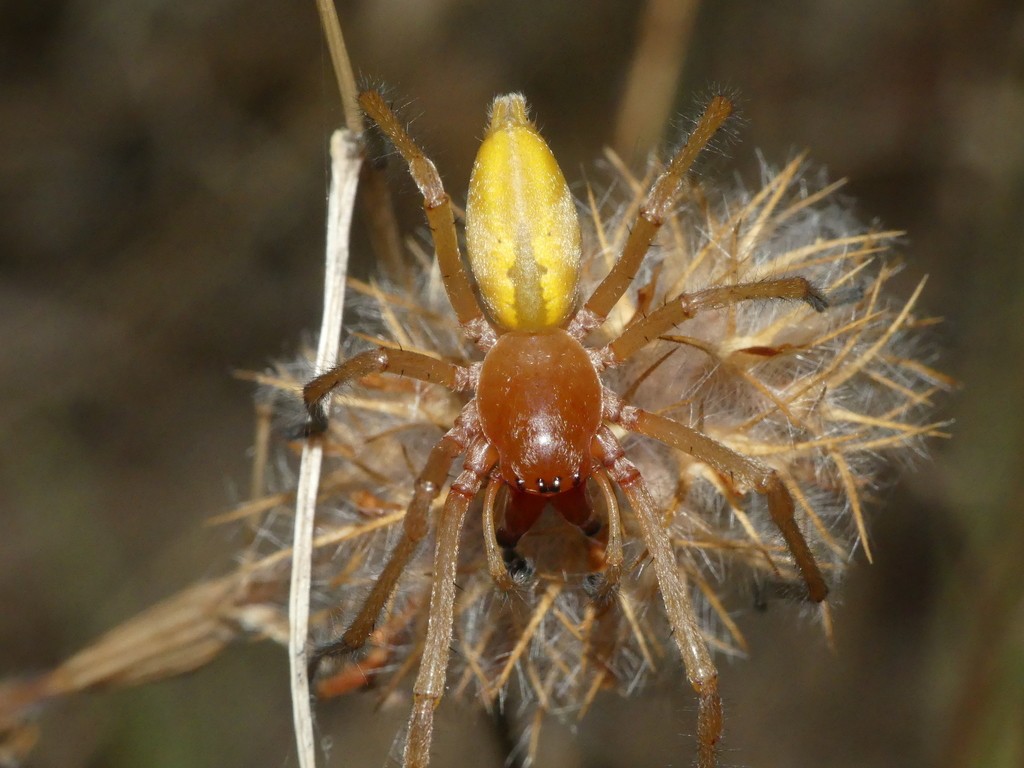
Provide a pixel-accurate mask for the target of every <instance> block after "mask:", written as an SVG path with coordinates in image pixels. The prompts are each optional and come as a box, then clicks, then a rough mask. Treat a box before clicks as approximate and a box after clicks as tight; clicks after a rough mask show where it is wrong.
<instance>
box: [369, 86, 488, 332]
mask: <svg viewBox="0 0 1024 768" xmlns="http://www.w3.org/2000/svg"><path fill="white" fill-rule="evenodd" d="M359 104H360V106H362V108H363V110H364V111H365V112H366V114H367V115H368V116H369V117H370V119H371V120H373V121H374V122H375V123H376V124H377V125H378V126H379V127H380V129H381V131H382V132H383V133H384V135H385V136H387V138H388V140H389V141H390V142H391V143H392V144H393V145H394V146H395V149H397V150H398V152H399V154H401V155H402V158H403V159H404V160H405V162H406V163H407V164H408V166H409V174H410V175H411V176H412V178H413V181H415V182H416V186H417V187H419V190H420V193H421V194H422V195H423V210H424V211H425V212H426V215H427V223H428V224H429V225H430V234H431V237H432V238H433V240H434V249H435V250H436V251H437V262H438V265H439V266H440V268H441V279H442V281H443V282H444V287H445V291H446V292H447V293H448V300H449V301H450V302H451V305H452V308H453V309H454V310H455V314H456V316H457V317H458V318H459V324H460V325H461V326H463V328H464V329H465V330H466V334H467V336H468V337H469V338H471V339H475V340H478V341H481V343H482V345H483V346H487V345H488V344H490V345H493V343H494V330H493V329H492V328H491V326H490V324H489V323H488V322H487V321H486V320H485V319H484V316H483V312H481V310H480V305H479V304H477V301H476V297H475V296H474V294H473V287H472V285H471V284H470V281H469V276H468V275H467V274H466V271H465V269H464V267H463V266H462V256H461V254H460V252H459V239H458V235H457V234H456V232H455V216H454V214H453V213H452V204H451V198H449V197H448V193H447V192H445V191H444V184H442V183H441V176H440V175H439V174H438V172H437V168H436V167H435V166H434V164H433V162H431V161H430V158H428V157H427V156H426V155H424V154H423V150H421V149H420V148H419V146H417V144H416V142H415V141H413V140H412V138H411V137H410V136H409V134H408V132H406V130H405V129H404V128H403V127H402V124H401V122H400V121H399V120H398V117H396V116H395V113H394V112H392V111H391V108H390V107H389V106H388V105H387V102H385V101H384V97H383V96H381V95H380V93H378V92H377V91H364V92H363V93H361V94H359Z"/></svg>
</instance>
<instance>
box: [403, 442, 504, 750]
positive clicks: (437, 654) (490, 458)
mask: <svg viewBox="0 0 1024 768" xmlns="http://www.w3.org/2000/svg"><path fill="white" fill-rule="evenodd" d="M497 460H498V455H497V453H496V452H495V450H494V448H493V447H492V446H491V444H490V443H488V442H487V440H486V439H485V438H483V437H480V438H477V440H476V441H475V442H474V443H473V445H472V446H471V447H470V449H469V451H467V453H466V458H465V460H464V462H463V465H462V472H461V473H459V476H458V478H456V480H455V482H454V483H452V486H451V489H450V490H449V491H448V496H447V498H446V499H445V502H444V509H443V510H442V511H441V516H440V519H439V520H438V523H437V545H436V548H435V549H434V579H433V583H432V584H431V588H430V613H429V615H430V621H429V622H427V637H426V640H425V641H424V644H423V656H422V658H421V660H420V670H419V674H418V675H417V676H416V683H415V684H414V685H413V705H412V713H411V714H410V716H409V735H408V738H407V740H406V743H405V754H404V766H405V768H426V766H427V765H428V764H429V762H430V742H431V739H432V737H433V730H434V710H435V709H437V706H438V704H440V702H441V697H442V696H443V695H444V681H445V678H446V677H447V673H448V653H449V650H450V648H449V646H450V645H451V641H452V622H453V620H454V616H455V591H456V586H455V574H456V571H457V569H458V561H459V534H460V533H461V531H462V524H463V522H464V521H465V519H466V513H467V512H468V510H469V506H470V504H472V503H473V500H474V499H475V498H476V496H477V494H478V493H480V488H481V486H482V485H483V483H484V480H485V479H486V478H487V476H488V474H489V473H490V471H491V468H492V467H493V466H494V465H495V463H496V462H497Z"/></svg>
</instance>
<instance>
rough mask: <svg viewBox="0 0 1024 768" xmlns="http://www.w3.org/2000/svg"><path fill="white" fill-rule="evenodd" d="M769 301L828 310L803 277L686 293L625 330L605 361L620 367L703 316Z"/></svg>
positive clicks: (606, 350)
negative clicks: (675, 329)
mask: <svg viewBox="0 0 1024 768" xmlns="http://www.w3.org/2000/svg"><path fill="white" fill-rule="evenodd" d="M769 299H789V300H799V301H805V302H807V303H808V304H810V305H811V307H812V308H813V309H814V310H815V311H817V312H824V311H825V309H826V308H827V307H828V300H827V299H826V298H825V296H823V295H822V294H821V292H820V291H818V289H817V288H815V287H814V286H813V285H812V284H811V283H810V282H809V281H808V280H807V279H806V278H803V277H783V278H778V279H776V280H764V281H760V282H756V283H739V284H737V285H723V286H717V287H714V288H705V289H704V290H701V291H695V292H693V293H683V294H680V295H679V296H676V297H675V298H674V299H670V300H669V301H667V302H665V304H663V305H662V306H661V307H658V309H656V310H655V311H654V312H652V313H651V314H649V315H647V317H645V318H643V319H641V320H638V321H637V322H635V323H633V324H632V325H630V326H629V327H628V328H626V330H624V331H623V332H622V334H620V335H619V337H618V338H617V339H615V340H614V341H612V342H611V343H609V344H608V345H607V346H606V347H605V348H604V350H602V355H601V357H602V360H603V362H604V363H605V364H606V365H608V366H615V365H619V364H621V363H623V362H625V361H626V360H628V359H629V358H630V357H632V356H633V355H634V354H635V353H636V352H638V351H639V350H641V349H643V348H644V347H645V346H647V344H649V343H650V342H652V341H654V340H655V339H657V338H658V337H659V336H661V334H663V333H665V332H666V331H668V330H670V329H671V328H673V327H675V326H677V325H679V324H680V323H682V322H684V321H686V320H689V319H690V318H692V317H695V316H696V315H698V314H699V313H701V312H706V311H707V310H711V309H721V308H723V307H728V306H731V305H733V304H738V303H740V302H744V301H765V300H769Z"/></svg>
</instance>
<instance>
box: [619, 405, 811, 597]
mask: <svg viewBox="0 0 1024 768" xmlns="http://www.w3.org/2000/svg"><path fill="white" fill-rule="evenodd" d="M611 420H612V421H614V422H615V423H617V424H619V425H621V426H622V427H624V428H625V429H628V430H629V431H630V432H637V433H639V434H641V435H646V436H647V437H653V438H654V439H655V440H659V441H661V442H663V443H665V444H666V445H670V446H672V447H673V448H677V449H678V450H680V451H683V452H684V453H688V454H690V455H691V456H693V457H694V458H696V459H698V460H699V461H702V462H704V463H705V464H708V465H710V466H712V467H714V468H715V469H716V470H718V471H719V472H721V473H722V474H724V475H727V476H729V477H731V478H734V479H739V480H741V481H743V482H746V483H749V484H750V485H751V486H753V488H754V490H755V491H757V493H759V494H761V495H762V496H764V497H765V498H766V499H767V501H768V512H769V514H771V516H772V521H773V522H774V523H775V525H776V527H777V528H778V529H779V532H780V533H782V538H783V539H785V541H786V546H787V547H789V551H790V552H791V553H792V555H793V560H794V561H795V562H796V566H797V568H799V569H800V574H801V575H802V576H803V579H804V582H805V583H806V584H807V592H808V594H809V596H810V598H811V600H813V601H814V602H816V603H820V602H822V601H823V600H824V599H825V598H826V597H828V585H826V584H825V578H824V577H823V576H822V575H821V570H820V569H819V568H818V563H817V562H816V561H815V559H814V555H813V554H811V549H810V547H809V546H808V545H807V539H805V538H804V535H803V533H802V532H801V531H800V527H799V526H798V525H797V523H796V518H795V517H794V516H793V497H792V496H791V495H790V493H789V491H788V490H787V489H786V486H785V484H784V483H783V482H782V480H781V478H780V477H779V475H778V473H777V472H776V471H775V470H774V469H772V468H771V467H769V466H768V465H766V464H763V463H761V462H760V461H757V460H756V459H752V458H750V457H749V456H744V455H743V454H741V453H737V452H736V451H734V450H732V449H731V448H728V447H726V446H725V445H722V443H720V442H718V441H717V440H713V439H711V438H710V437H708V436H707V435H705V434H704V433H702V432H698V431H697V430H695V429H691V428H690V427H687V426H685V425H683V424H680V423H679V422H677V421H673V420H672V419H667V418H665V417H664V416H658V415H656V414H653V413H649V412H648V411H644V410H641V409H640V408H635V407H633V406H629V405H623V406H621V408H620V409H619V411H618V413H617V414H613V415H612V418H611Z"/></svg>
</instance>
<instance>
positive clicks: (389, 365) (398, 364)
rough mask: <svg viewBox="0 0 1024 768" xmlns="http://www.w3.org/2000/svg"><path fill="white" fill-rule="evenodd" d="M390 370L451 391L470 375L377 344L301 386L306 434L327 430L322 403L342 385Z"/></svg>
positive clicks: (466, 382)
mask: <svg viewBox="0 0 1024 768" xmlns="http://www.w3.org/2000/svg"><path fill="white" fill-rule="evenodd" d="M384 371H392V372H394V373H396V374H397V375H399V376H407V377H408V378H411V379H419V380H420V381H426V382H429V383H432V384H441V385H442V386H445V387H447V388H448V389H451V390H454V391H455V392H462V391H465V390H467V389H469V388H471V387H472V374H471V373H470V371H469V370H468V369H466V368H463V367H462V366H460V365H456V364H455V363H447V362H444V361H443V360H438V359H436V358H433V357H429V356H427V355H423V354H420V353H419V352H409V351H406V350H404V349H393V348H391V347H377V348H376V349H369V350H367V351H366V352H361V353H360V354H358V355H356V356H354V357H351V358H349V359H348V360H346V361H345V362H343V363H341V364H340V365H337V366H335V367H334V368H332V369H331V370H329V371H327V372H326V373H322V374H320V375H319V376H317V377H316V378H315V379H313V380H312V381H311V382H309V383H308V384H306V386H305V387H303V389H302V399H303V402H305V404H306V410H307V412H308V413H309V424H308V425H307V431H308V432H309V433H310V434H316V433H319V432H323V431H325V430H326V429H327V414H326V412H325V410H324V408H323V403H324V401H325V400H326V399H327V397H328V395H330V394H331V392H333V391H334V390H335V389H337V388H338V387H340V386H341V385H342V384H346V383H347V382H350V381H354V380H356V379H359V378H362V377H363V376H366V375H368V374H371V373H383V372H384Z"/></svg>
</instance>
